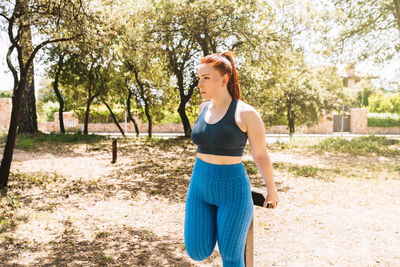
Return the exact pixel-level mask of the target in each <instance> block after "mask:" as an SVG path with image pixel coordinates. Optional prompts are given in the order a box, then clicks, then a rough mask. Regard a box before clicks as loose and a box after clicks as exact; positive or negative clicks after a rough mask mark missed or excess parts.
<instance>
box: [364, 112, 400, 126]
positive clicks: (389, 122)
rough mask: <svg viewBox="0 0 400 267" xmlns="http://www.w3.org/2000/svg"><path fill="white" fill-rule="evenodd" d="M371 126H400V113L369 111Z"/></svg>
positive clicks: (369, 124)
mask: <svg viewBox="0 0 400 267" xmlns="http://www.w3.org/2000/svg"><path fill="white" fill-rule="evenodd" d="M368 126H369V127H387V128H388V127H400V115H397V114H391V113H368Z"/></svg>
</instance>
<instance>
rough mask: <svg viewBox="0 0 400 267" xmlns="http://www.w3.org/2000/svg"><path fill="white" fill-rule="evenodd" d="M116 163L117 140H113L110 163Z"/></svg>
mask: <svg viewBox="0 0 400 267" xmlns="http://www.w3.org/2000/svg"><path fill="white" fill-rule="evenodd" d="M115 162H117V139H116V138H114V139H113V141H112V161H111V163H115Z"/></svg>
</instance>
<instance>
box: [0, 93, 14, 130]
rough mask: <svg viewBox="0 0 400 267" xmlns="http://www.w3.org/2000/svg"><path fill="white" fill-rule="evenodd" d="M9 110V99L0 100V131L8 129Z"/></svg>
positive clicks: (10, 103) (10, 101)
mask: <svg viewBox="0 0 400 267" xmlns="http://www.w3.org/2000/svg"><path fill="white" fill-rule="evenodd" d="M11 108H12V99H11V98H0V130H3V131H6V130H8V127H10V118H11Z"/></svg>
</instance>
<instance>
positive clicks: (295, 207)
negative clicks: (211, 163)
mask: <svg viewBox="0 0 400 267" xmlns="http://www.w3.org/2000/svg"><path fill="white" fill-rule="evenodd" d="M182 142H183V143H182ZM182 144H183V145H182ZM110 149H111V146H110V145H109V144H108V143H107V144H100V145H97V146H88V145H84V144H83V145H73V146H68V147H65V149H64V150H62V151H57V152H54V150H51V149H49V150H45V151H40V152H27V151H19V150H16V151H15V153H14V161H13V164H12V176H11V177H10V187H9V188H8V189H7V191H2V192H1V195H0V197H1V198H0V200H1V201H2V202H1V203H3V207H6V211H5V213H4V214H3V215H2V216H3V217H0V218H3V219H2V220H1V219H0V223H1V222H2V223H3V231H2V232H1V231H0V262H1V263H2V264H1V265H2V266H53V265H56V266H222V263H221V257H220V255H219V252H218V245H217V246H216V248H215V250H214V252H213V254H212V255H211V256H210V257H209V258H208V259H206V260H205V261H203V262H196V261H194V260H192V259H190V257H189V256H188V255H187V254H186V251H185V248H184V241H183V220H184V207H185V202H184V201H185V196H186V190H187V186H188V184H189V181H190V174H191V169H192V167H193V163H194V157H195V147H194V146H193V145H192V144H191V143H190V142H188V141H170V142H169V143H162V144H161V145H154V146H144V145H143V144H140V143H138V142H136V143H128V142H126V143H123V142H121V144H120V143H119V155H118V161H117V163H116V164H111V163H110V161H111V151H110ZM270 156H271V159H272V161H273V162H274V163H276V164H278V163H279V164H294V163H295V164H298V165H312V166H318V167H320V168H328V167H332V166H333V167H335V166H336V167H340V168H341V169H342V171H343V172H352V170H355V173H359V172H360V171H362V170H364V169H366V170H369V169H368V166H371V164H372V165H373V164H380V165H381V166H384V167H385V166H386V167H387V166H389V167H390V166H393V165H396V164H400V162H399V159H398V158H380V159H379V158H378V157H376V158H371V157H354V156H351V157H350V156H344V155H342V156H334V155H322V156H321V155H313V154H309V153H293V152H292V153H291V152H287V151H275V152H270ZM245 160H251V157H249V154H248V151H247V157H245ZM385 164H387V165H385ZM374 166H375V165H374ZM376 166H378V165H376ZM386 167H385V168H386ZM389 167H387V168H389ZM385 168H383V169H376V168H375V171H370V170H369V174H368V175H369V176H373V177H375V178H373V179H367V178H365V177H353V178H349V177H348V176H343V177H342V176H341V175H340V173H339V174H335V175H333V176H332V177H326V178H328V179H320V178H312V177H302V176H298V175H294V174H293V173H290V172H287V171H285V170H281V169H274V174H275V180H276V183H277V188H278V190H279V197H280V204H279V206H278V208H277V209H274V210H270V209H262V208H260V207H255V217H254V220H255V221H254V230H255V233H256V235H255V253H254V259H255V266H256V267H259V266H310V265H314V266H330V265H332V266H333V265H334V266H400V256H399V253H398V249H399V248H400V224H399V218H400V209H399V207H400V190H399V188H400V179H399V177H395V176H393V175H392V174H391V173H390V172H386V171H385V170H384V169H385ZM27 174H28V175H27ZM380 174H381V175H380ZM390 175H392V176H391V177H389V176H390ZM369 176H368V177H369ZM32 177H33V178H32ZM43 177H50V178H51V179H50V178H47V180H46V182H39V181H43ZM250 177H251V179H252V184H253V185H260V183H261V182H260V181H261V177H260V176H259V174H257V175H252V176H250ZM366 177H367V176H366ZM32 184H33V186H32V187H31V188H29V185H32ZM0 226H1V224H0Z"/></svg>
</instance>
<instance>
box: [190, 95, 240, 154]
mask: <svg viewBox="0 0 400 267" xmlns="http://www.w3.org/2000/svg"><path fill="white" fill-rule="evenodd" d="M237 103H238V100H234V99H233V98H232V100H231V103H230V104H229V108H228V110H227V112H226V113H225V115H224V117H223V118H222V119H220V120H219V121H218V122H216V123H213V124H209V123H207V122H206V121H205V119H204V116H205V114H206V111H207V109H208V105H209V104H210V103H208V104H207V105H206V106H205V107H204V108H203V110H202V111H201V113H200V115H199V116H198V118H197V119H196V124H195V125H194V127H193V130H192V140H193V142H194V143H195V144H196V145H198V146H197V152H200V153H206V154H214V155H227V156H242V155H243V151H244V147H245V146H246V143H247V132H243V131H242V130H241V129H240V128H239V126H238V125H237V124H236V121H235V111H236V106H237Z"/></svg>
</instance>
